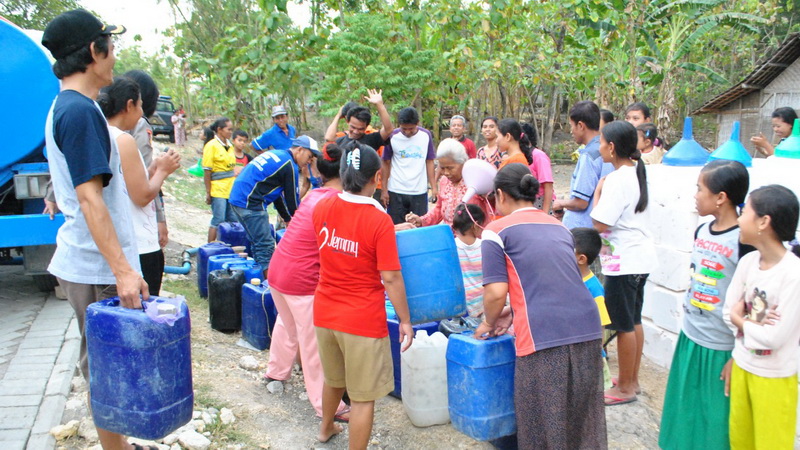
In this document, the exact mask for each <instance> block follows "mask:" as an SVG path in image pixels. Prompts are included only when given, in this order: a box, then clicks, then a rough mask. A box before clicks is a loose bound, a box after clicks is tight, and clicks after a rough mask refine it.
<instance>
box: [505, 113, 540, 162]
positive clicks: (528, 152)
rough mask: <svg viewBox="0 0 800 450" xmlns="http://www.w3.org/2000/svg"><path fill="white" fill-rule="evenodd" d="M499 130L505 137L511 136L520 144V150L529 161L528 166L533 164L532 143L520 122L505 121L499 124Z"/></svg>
mask: <svg viewBox="0 0 800 450" xmlns="http://www.w3.org/2000/svg"><path fill="white" fill-rule="evenodd" d="M497 129H498V130H500V134H502V135H503V136H505V135H507V134H510V135H511V137H512V138H513V139H514V140H515V141H517V142H519V149H520V150H522V154H523V155H525V160H526V161H528V164H532V163H533V148H532V147H531V141H530V139H529V138H528V135H527V134H523V132H522V126H521V125H520V124H519V122H517V121H516V120H514V119H503V120H501V121H500V123H498V124H497Z"/></svg>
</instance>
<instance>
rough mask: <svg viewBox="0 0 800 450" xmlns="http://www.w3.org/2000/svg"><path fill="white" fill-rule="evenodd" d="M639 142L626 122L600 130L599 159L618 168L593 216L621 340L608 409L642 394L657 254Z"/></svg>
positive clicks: (614, 327) (608, 303)
mask: <svg viewBox="0 0 800 450" xmlns="http://www.w3.org/2000/svg"><path fill="white" fill-rule="evenodd" d="M638 140H639V137H638V134H637V132H636V129H635V128H634V127H633V125H631V124H629V123H627V122H622V121H619V122H611V123H609V124H607V125H606V126H605V127H603V129H602V130H601V131H600V155H601V156H602V157H603V161H605V162H607V163H611V164H612V165H613V166H614V169H615V170H614V171H613V172H611V173H610V174H608V176H606V178H605V181H604V182H603V184H602V185H600V186H599V187H598V191H601V192H600V193H598V194H596V197H598V198H599V199H598V200H597V204H596V205H595V206H594V209H593V210H592V214H591V215H592V221H593V222H594V227H595V228H596V229H597V231H599V232H600V236H601V237H602V239H603V249H602V250H601V252H600V262H601V264H602V267H603V275H605V276H606V280H605V286H604V287H605V295H606V306H607V308H608V313H609V316H610V317H611V324H610V325H607V326H606V328H608V329H610V330H614V331H616V332H617V338H618V340H617V342H618V345H617V352H618V356H619V377H618V382H617V384H616V386H613V387H612V388H611V389H609V390H607V391H606V392H605V402H606V405H619V404H623V403H630V402H633V401H636V394H637V393H639V392H640V388H639V364H640V362H641V359H642V347H643V346H644V331H643V330H642V304H643V301H644V284H645V281H647V276H648V275H649V273H650V271H651V270H652V269H653V267H652V265H653V261H655V257H656V254H655V248H654V247H653V243H652V242H651V240H650V237H649V236H648V234H647V232H646V228H647V227H646V224H645V214H642V213H643V212H644V211H645V209H646V208H647V175H646V173H645V169H644V163H642V162H641V161H640V158H641V152H640V151H639V150H638V149H637V148H636V144H637V142H638ZM601 194H602V195H601Z"/></svg>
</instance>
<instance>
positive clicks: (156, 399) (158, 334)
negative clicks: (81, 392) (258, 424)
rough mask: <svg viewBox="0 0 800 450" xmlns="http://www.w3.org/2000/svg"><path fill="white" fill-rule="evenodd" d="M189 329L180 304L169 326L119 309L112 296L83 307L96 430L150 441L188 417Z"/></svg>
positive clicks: (190, 401) (191, 400)
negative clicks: (174, 320)
mask: <svg viewBox="0 0 800 450" xmlns="http://www.w3.org/2000/svg"><path fill="white" fill-rule="evenodd" d="M150 298H151V299H154V301H153V302H152V303H155V302H157V301H158V300H159V299H158V297H150ZM190 331H191V324H190V320H189V309H188V308H187V307H186V304H185V303H183V304H182V305H181V308H180V311H179V312H178V319H177V321H176V322H175V323H174V325H173V326H169V325H166V324H161V323H156V322H154V321H153V320H151V319H150V318H149V317H148V316H147V315H146V314H145V313H144V312H143V311H142V310H141V309H127V308H123V307H121V306H119V298H118V297H114V298H110V299H108V300H103V301H100V302H97V303H93V304H91V305H89V308H88V309H87V311H86V345H87V349H88V352H89V373H90V374H91V377H90V378H91V380H90V388H91V393H92V395H91V399H92V415H93V417H94V422H95V424H96V425H97V426H98V427H100V428H102V429H104V430H109V431H113V432H115V433H120V434H124V435H126V436H133V437H137V438H140V439H151V440H153V439H159V438H162V437H164V436H166V435H167V434H169V433H171V432H172V431H174V430H176V429H177V428H179V427H181V426H182V425H184V424H186V423H187V422H188V421H189V420H191V419H192V406H193V403H194V394H193V391H192V357H191V343H190V340H189V338H190Z"/></svg>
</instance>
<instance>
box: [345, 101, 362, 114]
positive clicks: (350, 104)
mask: <svg viewBox="0 0 800 450" xmlns="http://www.w3.org/2000/svg"><path fill="white" fill-rule="evenodd" d="M360 106H361V105H359V104H358V103H356V102H347V103H345V104H344V106H342V111H341V112H342V117H347V113H349V112H350V110H351V109H353V108H358V107H360Z"/></svg>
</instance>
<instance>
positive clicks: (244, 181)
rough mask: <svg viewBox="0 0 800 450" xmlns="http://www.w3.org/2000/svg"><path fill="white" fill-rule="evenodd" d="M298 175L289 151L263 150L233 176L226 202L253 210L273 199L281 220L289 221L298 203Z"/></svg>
mask: <svg viewBox="0 0 800 450" xmlns="http://www.w3.org/2000/svg"><path fill="white" fill-rule="evenodd" d="M299 175H300V171H299V169H298V167H297V164H296V163H295V162H294V158H293V157H292V153H291V152H289V151H287V150H272V151H269V152H264V153H262V154H260V155H258V156H257V157H256V158H255V159H253V160H252V161H250V163H249V164H248V165H246V166H244V169H243V170H242V173H240V174H239V176H238V177H236V181H234V182H233V188H232V189H231V195H230V198H229V199H228V202H230V204H231V205H234V206H238V207H239V208H245V209H252V210H256V211H261V210H264V209H267V206H268V205H269V204H270V203H274V204H275V209H276V210H278V213H279V214H280V215H281V217H282V218H283V220H285V221H287V222H288V221H290V220H292V216H293V215H294V212H295V211H297V206H298V205H299V204H300V195H299V192H298V184H297V183H298V180H299Z"/></svg>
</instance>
